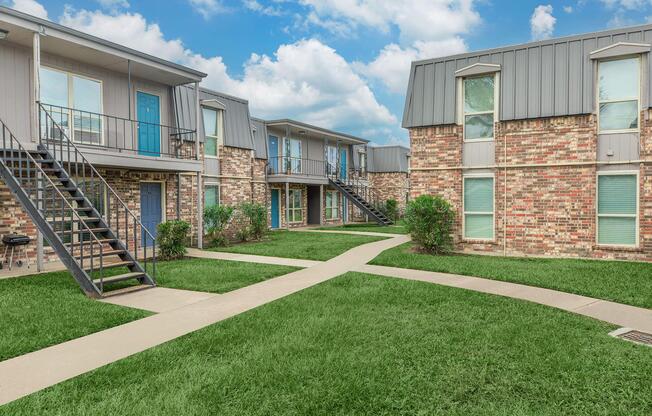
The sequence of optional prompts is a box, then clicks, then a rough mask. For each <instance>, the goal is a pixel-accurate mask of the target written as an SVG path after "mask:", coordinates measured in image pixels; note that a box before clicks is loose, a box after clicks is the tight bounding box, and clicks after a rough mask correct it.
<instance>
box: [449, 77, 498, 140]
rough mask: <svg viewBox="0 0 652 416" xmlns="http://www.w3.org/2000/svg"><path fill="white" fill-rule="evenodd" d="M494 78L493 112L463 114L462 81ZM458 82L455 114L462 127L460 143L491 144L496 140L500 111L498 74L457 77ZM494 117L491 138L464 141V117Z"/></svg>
mask: <svg viewBox="0 0 652 416" xmlns="http://www.w3.org/2000/svg"><path fill="white" fill-rule="evenodd" d="M490 76H493V77H494V109H493V111H481V112H477V113H465V112H464V80H465V79H471V78H484V77H490ZM457 80H458V88H457V90H458V97H457V102H458V105H457V114H459V116H458V120H457V121H458V124H460V125H461V126H462V141H463V142H464V143H482V142H493V141H494V140H495V138H496V121H497V120H498V118H499V109H500V72H493V73H485V74H478V75H472V76H468V77H459V78H457ZM492 113H493V115H494V125H493V128H492V132H493V134H492V137H485V138H481V139H470V140H467V139H466V116H472V115H478V114H492Z"/></svg>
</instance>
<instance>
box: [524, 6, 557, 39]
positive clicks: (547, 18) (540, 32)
mask: <svg viewBox="0 0 652 416" xmlns="http://www.w3.org/2000/svg"><path fill="white" fill-rule="evenodd" d="M556 22H557V19H555V17H554V16H553V15H552V6H551V5H549V4H548V5H543V4H542V5H539V6H537V7H536V8H535V9H534V13H532V17H531V18H530V29H531V32H532V39H534V40H540V39H548V38H550V37H551V36H552V33H553V31H554V30H555V23H556Z"/></svg>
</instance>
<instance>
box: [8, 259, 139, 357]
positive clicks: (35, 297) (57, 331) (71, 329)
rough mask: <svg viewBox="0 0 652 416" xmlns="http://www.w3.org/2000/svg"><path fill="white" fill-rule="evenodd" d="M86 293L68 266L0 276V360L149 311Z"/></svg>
mask: <svg viewBox="0 0 652 416" xmlns="http://www.w3.org/2000/svg"><path fill="white" fill-rule="evenodd" d="M149 315H150V313H148V312H145V311H140V310H136V309H129V308H123V307H120V306H114V305H109V304H105V303H101V302H97V301H95V300H92V299H89V298H87V297H86V296H85V295H84V294H83V293H82V292H81V290H80V289H79V286H78V285H77V282H75V280H74V279H73V278H72V277H71V276H70V274H68V272H56V273H46V274H39V275H34V276H25V277H16V278H11V279H3V280H0V361H3V360H6V359H8V358H11V357H15V356H18V355H22V354H25V353H28V352H31V351H36V350H39V349H41V348H45V347H49V346H51V345H55V344H59V343H61V342H64V341H68V340H71V339H74V338H79V337H82V336H84V335H88V334H91V333H93V332H97V331H101V330H103V329H107V328H111V327H114V326H117V325H121V324H124V323H127V322H130V321H134V320H136V319H140V318H144V317H146V316H149Z"/></svg>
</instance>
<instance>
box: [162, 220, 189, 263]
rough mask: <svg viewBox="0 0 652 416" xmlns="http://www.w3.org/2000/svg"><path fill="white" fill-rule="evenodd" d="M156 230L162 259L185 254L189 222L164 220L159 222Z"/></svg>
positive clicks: (174, 257) (170, 258) (175, 257)
mask: <svg viewBox="0 0 652 416" xmlns="http://www.w3.org/2000/svg"><path fill="white" fill-rule="evenodd" d="M157 230H158V236H157V237H156V239H157V241H158V246H159V250H160V251H159V253H160V254H159V257H160V258H161V259H162V260H172V259H178V258H181V257H183V255H184V254H186V244H187V242H188V234H189V233H190V224H188V223H187V222H185V221H166V222H163V223H161V224H159V225H158V226H157Z"/></svg>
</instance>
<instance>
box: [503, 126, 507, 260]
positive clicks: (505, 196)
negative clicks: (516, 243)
mask: <svg viewBox="0 0 652 416" xmlns="http://www.w3.org/2000/svg"><path fill="white" fill-rule="evenodd" d="M503 165H504V169H503V172H504V182H505V183H504V184H503V187H504V189H503V256H507V136H505V137H504V139H503Z"/></svg>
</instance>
